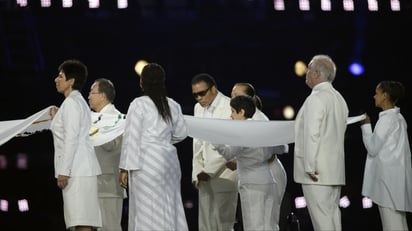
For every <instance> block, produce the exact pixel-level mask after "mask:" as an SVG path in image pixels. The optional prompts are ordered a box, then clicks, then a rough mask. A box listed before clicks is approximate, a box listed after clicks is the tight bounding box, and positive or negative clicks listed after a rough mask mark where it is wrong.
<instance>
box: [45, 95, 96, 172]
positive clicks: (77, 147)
mask: <svg viewBox="0 0 412 231" xmlns="http://www.w3.org/2000/svg"><path fill="white" fill-rule="evenodd" d="M90 124H91V114H90V109H89V106H88V105H87V103H86V101H85V100H84V98H83V96H82V95H81V93H80V92H79V91H76V90H74V91H72V92H71V93H70V95H69V96H67V97H66V99H65V100H64V101H63V103H62V105H61V106H60V108H59V110H58V111H57V113H56V115H55V116H54V118H53V121H52V122H51V125H50V129H51V131H52V133H53V142H54V170H55V177H56V178H57V176H58V175H64V176H96V175H99V174H101V169H100V166H99V162H98V161H97V158H96V154H95V152H94V147H93V143H92V140H91V138H90V137H89V129H90Z"/></svg>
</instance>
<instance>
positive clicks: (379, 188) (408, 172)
mask: <svg viewBox="0 0 412 231" xmlns="http://www.w3.org/2000/svg"><path fill="white" fill-rule="evenodd" d="M404 94H405V89H404V87H403V85H402V84H401V83H400V82H395V81H382V82H380V83H379V84H378V86H377V87H376V90H375V96H374V99H375V105H376V107H379V108H381V109H382V111H381V112H380V113H379V119H378V121H377V123H376V125H375V129H374V131H373V132H372V126H371V123H370V119H369V117H368V116H366V119H365V120H363V121H362V122H361V124H362V125H361V129H362V137H363V143H364V144H365V147H366V150H367V151H368V155H367V158H366V164H365V170H364V171H365V172H364V179H363V187H362V195H363V196H366V197H369V198H370V199H371V200H372V201H373V202H374V203H375V204H377V205H378V208H379V214H380V217H381V222H382V229H383V230H384V231H386V230H399V231H400V230H408V224H407V220H406V212H412V167H411V150H410V146H409V141H408V133H407V124H406V121H405V119H404V117H403V116H402V114H401V113H400V109H399V107H397V106H396V103H397V102H398V100H399V99H400V98H402V97H403V96H404Z"/></svg>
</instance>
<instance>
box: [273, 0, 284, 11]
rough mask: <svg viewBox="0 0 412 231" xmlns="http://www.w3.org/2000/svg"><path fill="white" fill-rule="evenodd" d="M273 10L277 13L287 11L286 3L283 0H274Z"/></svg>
mask: <svg viewBox="0 0 412 231" xmlns="http://www.w3.org/2000/svg"><path fill="white" fill-rule="evenodd" d="M273 9H275V10H277V11H284V10H285V2H284V1H283V0H274V1H273Z"/></svg>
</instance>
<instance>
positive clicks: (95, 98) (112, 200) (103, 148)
mask: <svg viewBox="0 0 412 231" xmlns="http://www.w3.org/2000/svg"><path fill="white" fill-rule="evenodd" d="M115 95H116V91H115V88H114V85H113V83H112V82H111V81H110V80H108V79H105V78H100V79H97V80H95V81H94V83H93V85H92V86H91V88H90V93H89V97H88V99H89V106H90V108H91V109H92V110H93V112H92V125H91V131H90V136H91V137H92V140H93V143H94V149H95V152H96V157H97V160H98V161H99V164H100V167H101V169H102V175H99V176H97V183H98V195H99V204H100V208H101V214H102V222H103V223H102V228H99V229H98V231H122V227H121V219H122V211H123V199H124V198H125V197H126V192H125V189H123V188H122V187H121V186H120V184H119V161H120V152H121V147H122V131H123V129H124V125H123V127H121V126H122V124H120V123H123V122H124V115H123V114H122V113H121V112H119V111H118V110H117V109H116V107H115V106H114V104H113V101H114V98H115ZM122 128H123V129H122ZM109 133H110V134H109ZM104 136H106V138H103V137H104Z"/></svg>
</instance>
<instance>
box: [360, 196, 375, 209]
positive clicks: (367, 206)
mask: <svg viewBox="0 0 412 231" xmlns="http://www.w3.org/2000/svg"><path fill="white" fill-rule="evenodd" d="M372 205H373V202H372V200H371V199H369V198H368V197H364V198H362V208H364V209H370V208H372Z"/></svg>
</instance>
